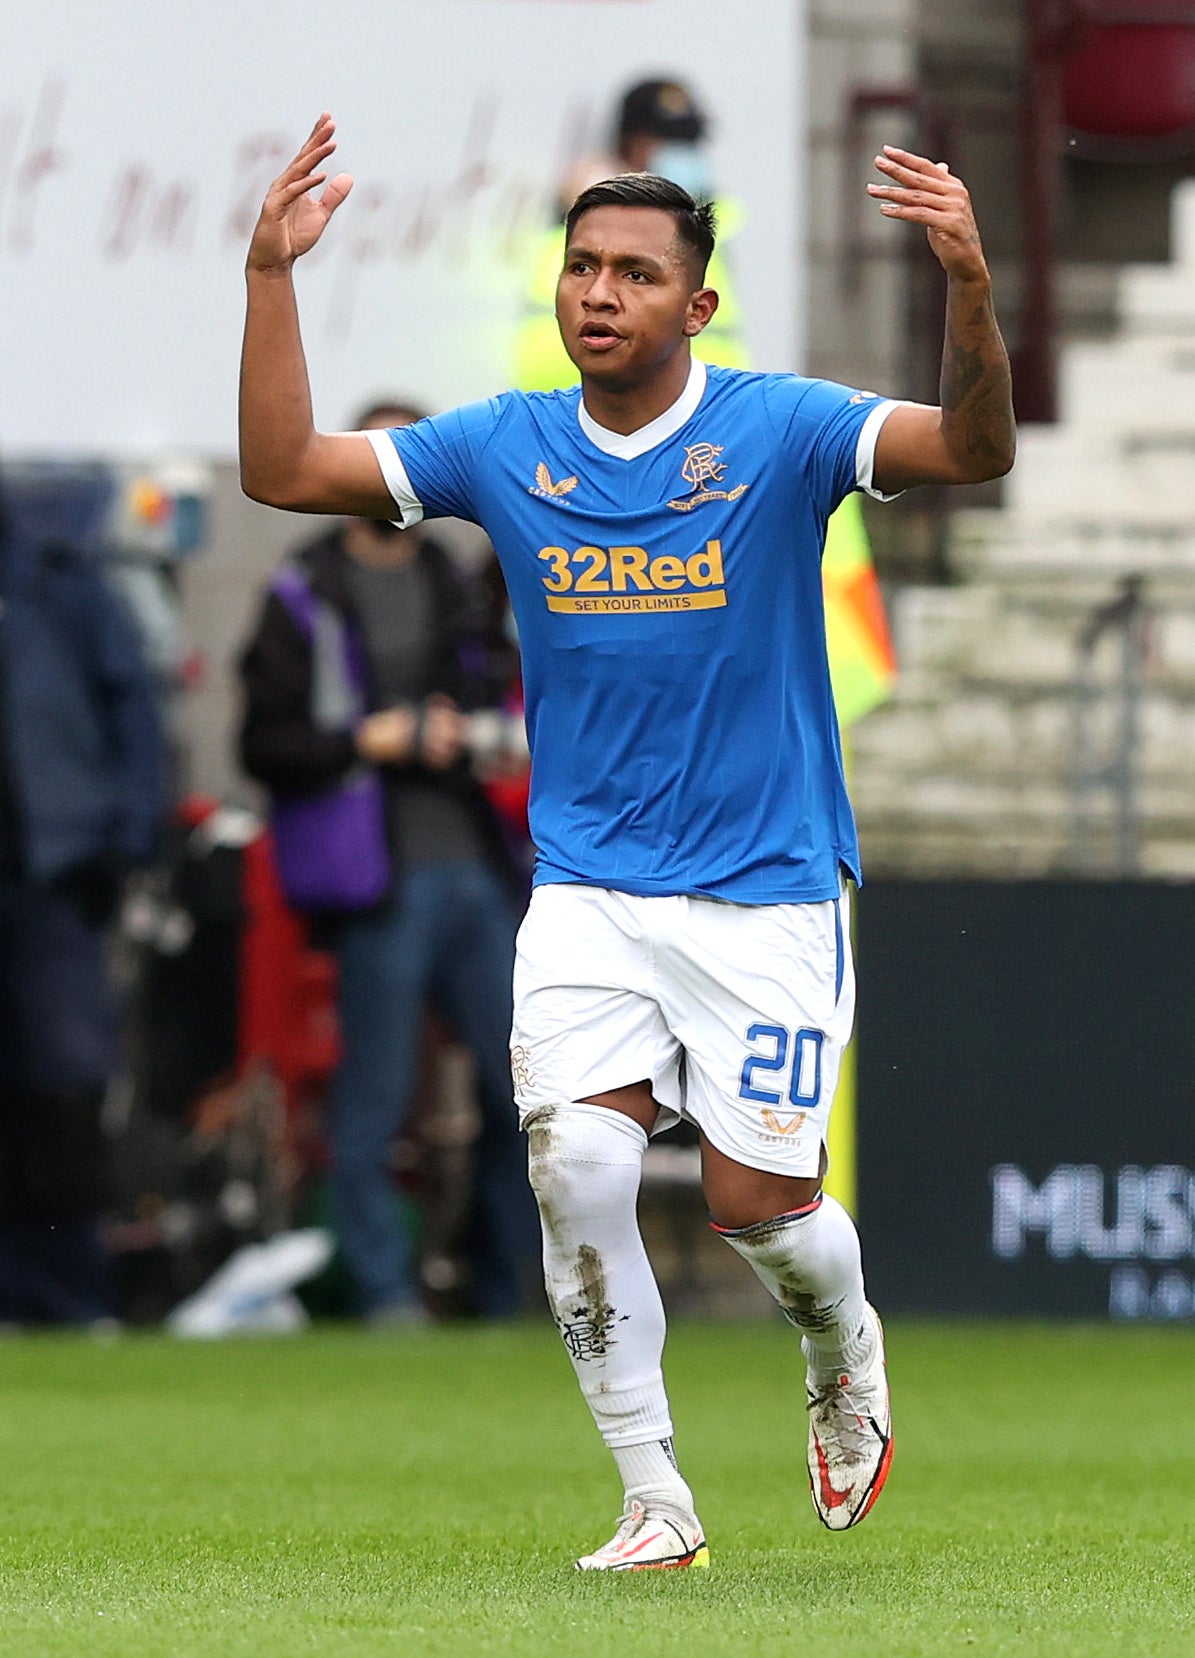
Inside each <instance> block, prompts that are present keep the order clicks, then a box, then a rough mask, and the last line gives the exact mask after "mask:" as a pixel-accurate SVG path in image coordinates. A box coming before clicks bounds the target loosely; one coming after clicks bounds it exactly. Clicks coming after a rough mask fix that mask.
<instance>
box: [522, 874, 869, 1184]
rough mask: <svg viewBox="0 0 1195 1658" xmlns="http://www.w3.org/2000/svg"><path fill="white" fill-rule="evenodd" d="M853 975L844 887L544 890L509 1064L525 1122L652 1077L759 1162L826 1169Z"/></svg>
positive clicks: (667, 1098) (527, 943) (669, 1104)
mask: <svg viewBox="0 0 1195 1658" xmlns="http://www.w3.org/2000/svg"><path fill="white" fill-rule="evenodd" d="M854 1005H855V973H854V964H853V962H852V959H851V945H850V927H849V919H848V914H847V896H846V890H845V887H844V889H843V892H842V894H841V895H840V896H839V897H838V898H836V899H831V900H829V901H828V902H825V903H817V904H763V905H752V904H729V903H724V902H722V901H720V900H717V899H710V898H692V897H670V898H641V897H636V896H634V895H632V894H630V893H625V892H613V891H610V890H609V889H607V888H605V887H587V886H580V885H552V886H539V887H536V888H535V890H534V892H533V893H532V896H531V904H530V907H529V908H528V911H527V914H526V917H525V918H524V920H523V924H522V926H521V927H520V929H519V937H518V946H517V951H516V956H515V973H514V1027H513V1030H512V1033H511V1071H512V1074H513V1077H514V1085H515V1099H516V1101H517V1103H518V1107H519V1120H520V1122H525V1121H526V1119H527V1118H528V1117H529V1116H530V1115H531V1114H532V1113H534V1112H535V1111H538V1110H540V1109H542V1108H543V1107H544V1106H547V1105H560V1104H562V1103H565V1102H567V1101H574V1100H584V1099H587V1098H589V1097H590V1096H591V1095H594V1094H601V1093H605V1092H607V1091H608V1090H609V1089H612V1088H621V1087H624V1086H626V1085H628V1084H631V1083H636V1082H641V1081H643V1080H644V1079H646V1080H648V1081H650V1083H651V1087H652V1093H653V1095H654V1097H655V1099H656V1101H657V1103H658V1104H659V1105H660V1106H661V1107H662V1110H661V1113H660V1118H659V1121H658V1122H657V1124H656V1132H659V1131H660V1130H661V1129H664V1128H668V1127H671V1125H672V1124H673V1123H675V1122H676V1121H677V1119H678V1118H679V1117H687V1118H688V1119H689V1120H690V1121H691V1122H694V1123H696V1124H697V1126H698V1128H700V1129H701V1131H702V1132H703V1133H704V1134H705V1135H706V1136H707V1137H708V1139H709V1140H710V1141H711V1142H712V1143H713V1145H714V1146H716V1147H717V1149H718V1150H719V1151H721V1152H724V1153H725V1154H726V1156H727V1157H732V1158H734V1159H735V1161H736V1162H739V1163H744V1164H746V1165H747V1167H748V1168H755V1169H765V1170H767V1171H769V1172H771V1173H775V1174H784V1175H792V1176H798V1177H800V1176H811V1175H816V1174H817V1172H818V1167H819V1161H820V1157H821V1151H822V1146H823V1143H824V1142H825V1138H826V1129H827V1125H828V1123H829V1117H830V1106H831V1102H832V1101H833V1098H834V1089H835V1085H836V1083H837V1081H838V1068H839V1064H840V1061H841V1059H842V1051H843V1049H844V1047H845V1046H846V1044H847V1042H848V1040H849V1038H850V1034H851V1022H852V1019H853V1017H854Z"/></svg>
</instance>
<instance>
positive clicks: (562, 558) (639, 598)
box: [538, 540, 726, 615]
mask: <svg viewBox="0 0 1195 1658" xmlns="http://www.w3.org/2000/svg"><path fill="white" fill-rule="evenodd" d="M538 556H539V558H540V560H541V561H542V562H543V563H545V564H546V565H547V566H548V570H547V572H546V573H545V574H544V576H543V577H542V581H543V586H544V596H545V598H546V600H547V605H548V609H549V610H551V611H555V612H556V613H557V614H558V615H577V614H582V613H584V612H586V611H593V612H598V613H600V614H603V615H617V614H619V613H624V614H629V613H642V612H645V611H651V610H713V609H718V608H720V607H721V606H723V605H724V604H725V603H726V574H725V570H724V566H723V560H722V543H721V541H719V540H713V541H707V542H706V543H705V546H704V547H703V548H702V549H701V551H700V552H696V553H691V554H690V555H689V557H688V558H684V557H682V556H681V555H680V554H678V553H657V554H656V555H655V556H654V557H653V556H652V555H651V554H650V553H649V552H648V550H647V548H646V547H608V548H607V547H576V548H574V549H573V550H572V551H571V552H570V551H569V550H568V549H567V548H565V547H541V548H540V551H539V555H538Z"/></svg>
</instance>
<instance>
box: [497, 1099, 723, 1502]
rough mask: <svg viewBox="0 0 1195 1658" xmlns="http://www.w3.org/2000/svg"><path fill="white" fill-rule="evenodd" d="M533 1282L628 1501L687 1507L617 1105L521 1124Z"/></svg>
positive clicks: (635, 1149)
mask: <svg viewBox="0 0 1195 1658" xmlns="http://www.w3.org/2000/svg"><path fill="white" fill-rule="evenodd" d="M527 1136H528V1141H529V1152H530V1155H529V1169H530V1174H531V1185H532V1187H533V1189H534V1191H535V1195H536V1199H537V1201H538V1203H539V1211H540V1219H541V1221H542V1222H543V1235H544V1283H545V1286H546V1288H547V1292H548V1301H549V1304H550V1306H551V1308H552V1314H553V1317H554V1318H555V1320H556V1324H557V1327H558V1328H559V1330H560V1334H561V1336H562V1337H563V1339H564V1345H565V1348H566V1349H567V1351H568V1355H569V1358H570V1359H571V1360H572V1363H573V1369H574V1370H575V1371H576V1374H577V1381H578V1382H579V1383H580V1386H581V1392H582V1394H583V1395H584V1396H585V1401H586V1403H587V1404H588V1406H589V1408H590V1410H591V1411H592V1413H593V1419H594V1421H595V1423H596V1424H597V1427H598V1431H599V1433H600V1434H601V1436H602V1438H603V1440H604V1441H605V1442H606V1445H607V1446H608V1447H609V1448H610V1450H611V1452H612V1453H613V1455H614V1459H615V1461H616V1462H617V1464H618V1467H619V1472H620V1473H621V1474H622V1476H623V1483H624V1486H625V1487H626V1492H627V1495H628V1497H637V1498H638V1499H639V1501H640V1502H644V1503H647V1502H649V1501H650V1500H651V1499H655V1500H657V1501H661V1502H665V1503H668V1504H670V1505H671V1506H673V1507H676V1508H680V1509H683V1510H684V1511H685V1512H686V1513H691V1512H692V1509H693V1499H692V1495H691V1493H690V1491H689V1488H688V1486H687V1485H686V1484H685V1482H684V1480H683V1479H682V1478H681V1476H680V1474H679V1473H678V1472H677V1469H676V1464H675V1461H674V1459H673V1456H672V1446H671V1440H672V1418H671V1416H670V1414H669V1410H668V1396H667V1394H666V1393H665V1391H664V1376H663V1370H662V1368H661V1361H662V1358H663V1352H664V1335H665V1323H664V1306H663V1303H662V1301H661V1300H660V1292H659V1289H658V1287H657V1285H656V1280H655V1275H654V1273H653V1272H652V1269H651V1265H650V1263H649V1261H648V1259H647V1253H646V1251H645V1250H644V1248H643V1240H642V1238H641V1237H640V1235H639V1220H638V1215H637V1213H636V1209H637V1203H638V1197H639V1180H640V1176H641V1174H642V1168H643V1153H644V1151H645V1149H646V1147H647V1135H646V1134H645V1133H644V1132H643V1130H642V1129H641V1128H640V1127H639V1125H638V1123H636V1122H633V1121H632V1120H631V1118H630V1117H624V1116H623V1115H622V1114H621V1112H618V1111H611V1110H610V1109H609V1108H608V1107H606V1106H601V1105H581V1104H568V1105H560V1106H555V1107H549V1108H547V1109H545V1110H543V1111H540V1112H538V1113H537V1114H536V1115H535V1116H534V1117H532V1118H531V1119H530V1121H529V1122H528V1124H527Z"/></svg>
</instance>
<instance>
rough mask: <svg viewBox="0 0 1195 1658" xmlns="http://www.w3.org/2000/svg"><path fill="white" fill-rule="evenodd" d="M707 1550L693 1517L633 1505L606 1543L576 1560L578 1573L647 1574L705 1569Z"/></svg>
mask: <svg viewBox="0 0 1195 1658" xmlns="http://www.w3.org/2000/svg"><path fill="white" fill-rule="evenodd" d="M709 1563H710V1551H709V1549H708V1548H707V1547H706V1542H705V1533H704V1532H703V1531H702V1529H701V1523H700V1521H699V1520H698V1519H697V1516H696V1515H695V1514H683V1513H682V1512H681V1511H680V1510H679V1509H675V1508H662V1507H661V1508H654V1507H653V1508H652V1509H650V1510H649V1509H646V1508H644V1506H643V1504H642V1503H640V1502H632V1503H631V1505H630V1507H629V1508H628V1509H627V1511H626V1513H625V1514H624V1515H623V1516H622V1519H621V1520H620V1521H619V1522H618V1530H617V1531H616V1532H615V1533H614V1536H613V1537H612V1538H611V1539H610V1541H609V1542H608V1543H603V1545H602V1547H601V1548H600V1549H595V1550H594V1552H593V1554H583V1555H582V1556H581V1558H580V1560H578V1561H577V1570H578V1571H579V1572H650V1571H667V1570H674V1571H675V1570H677V1569H678V1568H680V1567H682V1566H708V1565H709Z"/></svg>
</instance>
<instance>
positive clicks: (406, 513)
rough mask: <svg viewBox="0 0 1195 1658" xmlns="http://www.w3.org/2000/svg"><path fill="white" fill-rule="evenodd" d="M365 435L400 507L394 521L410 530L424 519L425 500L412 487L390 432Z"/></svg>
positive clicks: (395, 502) (367, 433) (387, 485)
mask: <svg viewBox="0 0 1195 1658" xmlns="http://www.w3.org/2000/svg"><path fill="white" fill-rule="evenodd" d="M365 436H366V437H367V438H368V439H369V441H370V443H371V444H372V445H373V452H374V454H375V455H376V456H377V457H378V465H379V467H380V468H381V470H382V478H383V480H384V481H385V484H386V488H387V489H388V490H389V491H390V494H391V496H392V497H393V499H394V504H395V506H396V507H397V508H398V517H397V518H396V519H395V520H394V522H395V523H396V524H401V525H402V527H403V529H404V530H409V529H410V528H411V526H412V524H418V523H419V522H420V520H421V519H422V517H423V502H422V501H421V500H420V499H419V497H418V496H417V495H416V493H415V491H414V489H413V488H412V487H411V480H410V478H409V477H408V476H407V469H406V467H405V466H404V465H403V463H402V461H401V460H400V459H399V455H398V450H397V449H396V448H395V447H394V443H393V441H392V440H391V437H390V434H389V432H384V431H374V432H366V433H365Z"/></svg>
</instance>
